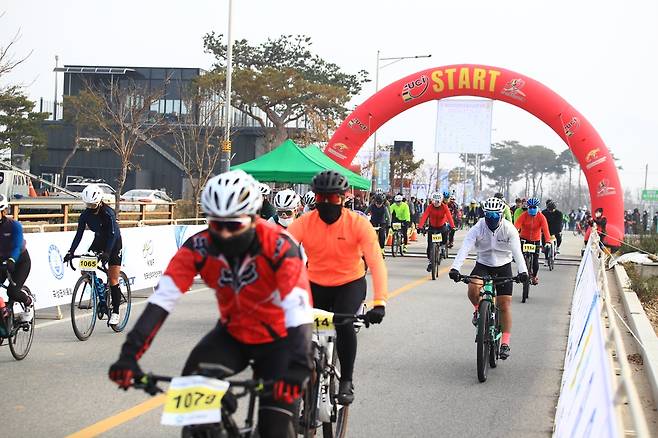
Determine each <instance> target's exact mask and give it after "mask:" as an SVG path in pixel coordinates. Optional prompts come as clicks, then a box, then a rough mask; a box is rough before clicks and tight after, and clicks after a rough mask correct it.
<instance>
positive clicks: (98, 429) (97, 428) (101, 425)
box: [66, 394, 166, 438]
mask: <svg viewBox="0 0 658 438" xmlns="http://www.w3.org/2000/svg"><path fill="white" fill-rule="evenodd" d="M165 400H166V397H165V395H164V394H160V395H157V396H155V397H153V398H151V399H148V400H146V401H145V402H143V403H140V404H138V405H136V406H133V407H132V408H130V409H126V410H125V411H122V412H119V413H118V414H116V415H113V416H111V417H107V418H106V419H104V420H101V421H99V422H98V423H95V424H92V425H91V426H89V427H85V428H84V429H82V430H80V431H78V432H75V433H73V434H71V435H68V436H67V437H66V438H87V437H94V436H98V435H100V434H101V433H103V432H107V431H108V430H110V429H114V428H115V427H117V426H119V425H121V424H123V423H126V422H128V421H130V420H132V419H133V418H136V417H139V416H140V415H143V414H145V413H147V412H149V411H152V410H153V409H155V408H157V407H159V406H162V405H163V404H164V403H165Z"/></svg>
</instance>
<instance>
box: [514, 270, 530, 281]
mask: <svg viewBox="0 0 658 438" xmlns="http://www.w3.org/2000/svg"><path fill="white" fill-rule="evenodd" d="M516 278H517V281H518V282H519V283H525V282H526V281H528V279H529V277H528V273H527V272H521V273H520V274H519V275H517V276H516Z"/></svg>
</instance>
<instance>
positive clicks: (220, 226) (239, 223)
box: [208, 217, 251, 233]
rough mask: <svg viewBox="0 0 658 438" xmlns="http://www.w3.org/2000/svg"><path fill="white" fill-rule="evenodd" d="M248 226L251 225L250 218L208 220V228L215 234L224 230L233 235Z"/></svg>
mask: <svg viewBox="0 0 658 438" xmlns="http://www.w3.org/2000/svg"><path fill="white" fill-rule="evenodd" d="M249 225H251V218H250V217H245V218H225V219H218V218H208V228H210V229H212V230H213V231H217V232H220V231H224V230H226V231H229V232H231V233H235V232H236V231H240V230H243V229H245V228H247V227H248V226H249Z"/></svg>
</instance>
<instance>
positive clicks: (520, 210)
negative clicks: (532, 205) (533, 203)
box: [512, 198, 528, 223]
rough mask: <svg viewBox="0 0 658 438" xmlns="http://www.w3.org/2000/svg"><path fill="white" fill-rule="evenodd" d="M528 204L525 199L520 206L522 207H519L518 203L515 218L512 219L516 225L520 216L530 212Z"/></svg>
mask: <svg viewBox="0 0 658 438" xmlns="http://www.w3.org/2000/svg"><path fill="white" fill-rule="evenodd" d="M527 202H528V201H527V200H526V199H525V198H522V199H521V205H520V206H518V205H519V203H518V202H517V203H516V205H517V206H518V207H517V208H516V209H515V210H514V216H512V219H513V220H514V223H516V221H517V219H518V218H519V216H521V215H522V214H523V213H524V212H525V211H527V210H528V204H527Z"/></svg>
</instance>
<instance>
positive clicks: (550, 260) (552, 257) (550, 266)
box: [548, 246, 555, 271]
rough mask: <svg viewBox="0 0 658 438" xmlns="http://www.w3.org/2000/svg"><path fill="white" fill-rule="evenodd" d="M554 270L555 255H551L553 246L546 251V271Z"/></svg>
mask: <svg viewBox="0 0 658 438" xmlns="http://www.w3.org/2000/svg"><path fill="white" fill-rule="evenodd" d="M553 269H555V254H554V253H553V246H551V247H550V248H549V249H548V270H549V271H552V270H553Z"/></svg>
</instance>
